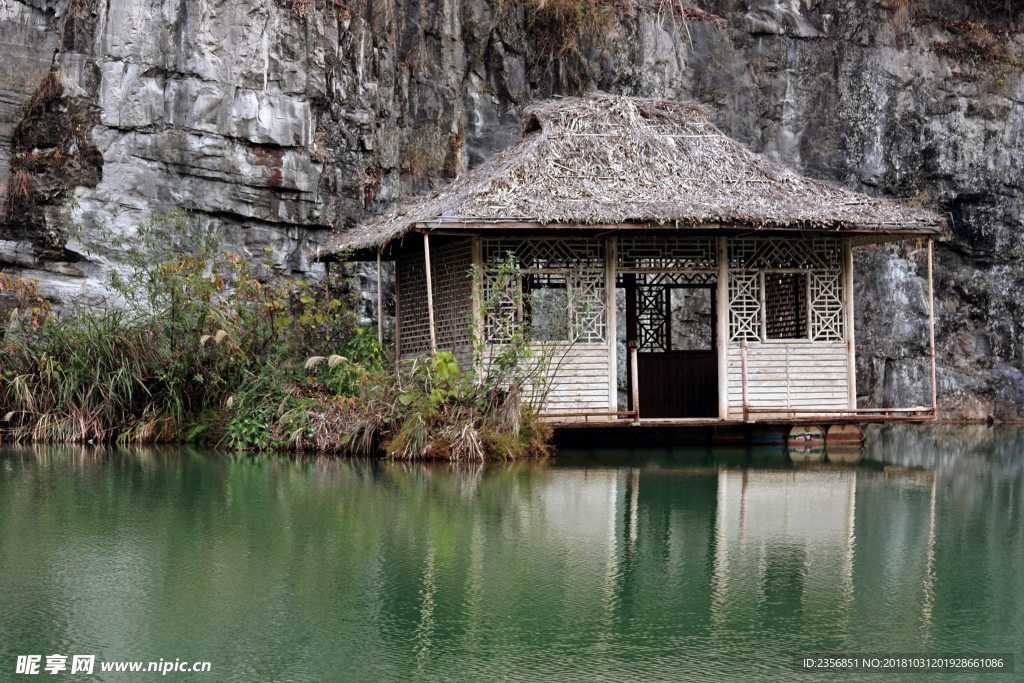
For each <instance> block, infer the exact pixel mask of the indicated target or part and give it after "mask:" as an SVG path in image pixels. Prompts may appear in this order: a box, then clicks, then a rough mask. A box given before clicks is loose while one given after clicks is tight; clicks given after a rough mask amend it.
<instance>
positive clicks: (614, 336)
mask: <svg viewBox="0 0 1024 683" xmlns="http://www.w3.org/2000/svg"><path fill="white" fill-rule="evenodd" d="M605 244H606V246H605V250H604V259H605V270H604V287H605V289H604V302H605V303H604V307H605V322H606V329H607V334H608V411H609V412H611V413H615V412H616V411H618V409H619V365H618V361H617V359H616V357H615V356H616V353H617V351H618V341H619V333H618V320H617V317H618V311H616V301H615V271H616V267H617V265H618V261H617V258H618V256H617V254H616V244H615V235H609V236H608V240H607V242H606V243H605ZM612 419H613V420H614V419H616V417H615V416H614V415H613V416H612Z"/></svg>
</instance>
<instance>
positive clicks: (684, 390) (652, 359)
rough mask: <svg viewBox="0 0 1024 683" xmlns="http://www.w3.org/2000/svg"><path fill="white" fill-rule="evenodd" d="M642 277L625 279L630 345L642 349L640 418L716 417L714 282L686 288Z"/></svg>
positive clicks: (639, 363)
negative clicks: (642, 279) (633, 344)
mask: <svg viewBox="0 0 1024 683" xmlns="http://www.w3.org/2000/svg"><path fill="white" fill-rule="evenodd" d="M641 277H642V276H637V277H636V278H631V277H627V278H624V284H625V287H626V334H627V341H635V343H636V345H637V348H638V349H639V351H638V353H637V380H638V382H637V389H638V393H639V399H640V417H641V418H643V419H656V418H686V417H717V416H718V353H717V351H716V348H717V345H716V343H715V330H716V327H717V326H716V325H715V312H716V306H715V294H716V292H715V288H714V285H713V283H702V284H700V285H681V284H679V283H677V282H675V281H673V280H672V279H670V278H669V277H659V278H658V279H657V280H655V281H654V282H650V280H652V279H653V278H648V282H642V281H639V282H638V281H637V280H638V279H640V278H641ZM697 318H699V319H700V320H697ZM628 372H630V370H629V366H628V364H627V373H628ZM629 381H632V380H631V378H630V379H629ZM629 393H630V398H629V403H630V409H632V396H631V392H629Z"/></svg>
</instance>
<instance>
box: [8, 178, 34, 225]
mask: <svg viewBox="0 0 1024 683" xmlns="http://www.w3.org/2000/svg"><path fill="white" fill-rule="evenodd" d="M34 194H35V181H33V180H32V176H31V175H30V174H29V173H28V172H27V171H25V170H24V169H20V168H19V169H15V170H12V171H11V174H10V175H9V176H7V178H6V180H4V181H3V183H0V203H2V205H3V209H2V210H0V220H3V221H7V220H8V219H9V218H10V217H11V216H12V215H13V214H14V212H15V211H16V210H17V208H18V207H19V206H24V205H25V204H27V203H28V202H29V201H30V200H31V199H32V195H34Z"/></svg>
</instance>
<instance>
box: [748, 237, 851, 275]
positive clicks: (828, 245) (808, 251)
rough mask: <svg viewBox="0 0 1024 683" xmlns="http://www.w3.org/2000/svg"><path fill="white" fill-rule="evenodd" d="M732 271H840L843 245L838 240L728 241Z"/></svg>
mask: <svg viewBox="0 0 1024 683" xmlns="http://www.w3.org/2000/svg"><path fill="white" fill-rule="evenodd" d="M728 248H729V267H730V268H739V269H747V270H755V269H756V270H764V269H782V268H786V269H801V270H837V269H838V268H839V267H840V264H841V261H842V256H843V242H842V240H841V239H840V238H837V237H828V236H822V237H813V238H810V239H791V238H785V237H743V238H735V239H730V240H729V245H728Z"/></svg>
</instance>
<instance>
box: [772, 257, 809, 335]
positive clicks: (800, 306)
mask: <svg viewBox="0 0 1024 683" xmlns="http://www.w3.org/2000/svg"><path fill="white" fill-rule="evenodd" d="M764 323H765V324H764V327H765V337H767V338H768V339H806V338H807V274H806V273H765V275H764Z"/></svg>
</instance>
